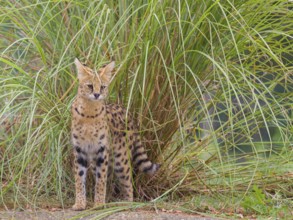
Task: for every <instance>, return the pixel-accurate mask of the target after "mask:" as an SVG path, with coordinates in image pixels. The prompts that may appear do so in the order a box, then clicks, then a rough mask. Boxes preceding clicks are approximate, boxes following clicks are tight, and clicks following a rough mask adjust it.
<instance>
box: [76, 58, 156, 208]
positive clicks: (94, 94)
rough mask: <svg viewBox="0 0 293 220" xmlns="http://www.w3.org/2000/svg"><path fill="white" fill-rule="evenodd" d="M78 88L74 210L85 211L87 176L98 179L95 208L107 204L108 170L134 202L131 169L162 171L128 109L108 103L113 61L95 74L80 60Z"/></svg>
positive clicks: (77, 64) (77, 65) (146, 171)
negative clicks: (149, 151)
mask: <svg viewBox="0 0 293 220" xmlns="http://www.w3.org/2000/svg"><path fill="white" fill-rule="evenodd" d="M75 65H76V68H77V72H78V80H79V87H78V93H77V96H76V98H75V100H74V102H73V104H72V108H71V112H72V125H71V139H72V144H73V148H74V150H73V151H74V156H75V160H74V169H75V192H76V199H75V204H74V205H73V209H74V210H83V209H85V208H86V187H85V184H86V175H87V171H88V170H89V168H90V169H91V170H92V173H93V175H94V176H95V198H94V202H95V205H96V206H97V205H101V204H104V203H105V198H106V183H107V176H108V175H109V171H111V170H114V174H115V176H116V177H117V179H118V180H119V183H120V187H121V191H122V193H123V196H124V199H125V200H126V201H133V187H132V166H131V164H132V165H133V166H134V169H138V170H140V171H142V172H145V173H147V174H149V175H153V174H154V173H155V172H156V171H157V170H158V168H159V165H158V164H154V163H152V162H151V161H150V160H149V159H148V157H147V154H146V152H145V149H144V147H143V145H142V143H141V139H140V135H139V133H138V129H137V125H136V123H135V122H134V120H133V119H132V117H131V116H130V115H128V114H126V110H125V109H124V108H123V107H121V106H119V105H116V104H106V103H105V99H106V98H107V96H108V86H109V83H110V80H111V77H112V71H113V69H114V62H112V63H110V64H108V65H106V66H105V67H103V68H101V69H100V70H99V71H98V72H97V73H95V72H94V71H93V70H92V69H90V68H89V67H87V66H85V65H83V64H81V63H80V62H79V61H78V60H77V59H76V60H75Z"/></svg>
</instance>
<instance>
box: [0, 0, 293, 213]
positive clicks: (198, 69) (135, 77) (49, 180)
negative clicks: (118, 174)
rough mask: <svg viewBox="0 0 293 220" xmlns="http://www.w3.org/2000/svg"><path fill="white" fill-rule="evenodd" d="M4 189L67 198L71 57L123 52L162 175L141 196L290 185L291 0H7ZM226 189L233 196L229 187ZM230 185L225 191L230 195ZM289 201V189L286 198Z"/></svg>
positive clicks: (17, 202) (2, 27)
mask: <svg viewBox="0 0 293 220" xmlns="http://www.w3.org/2000/svg"><path fill="white" fill-rule="evenodd" d="M0 5H1V6H0V37H1V38H0V53H1V54H0V68H1V71H0V82H1V84H0V85H1V87H0V119H1V124H2V126H1V133H0V158H1V160H0V175H1V179H0V181H1V182H0V184H1V188H0V202H1V204H2V205H3V206H9V207H10V206H13V207H26V205H27V204H29V205H32V206H36V205H39V204H41V203H42V201H51V200H52V201H55V202H57V204H60V205H62V206H63V207H69V206H70V205H71V204H72V203H73V196H74V187H73V186H74V183H73V178H72V173H71V161H72V156H71V146H70V140H69V132H70V130H69V128H70V105H71V102H72V100H73V98H74V96H75V94H76V85H77V79H76V73H75V67H74V65H73V61H74V58H75V57H78V58H80V59H81V60H82V61H83V62H86V63H87V64H88V66H90V67H92V68H98V67H100V66H102V65H103V64H105V63H108V62H109V61H110V60H113V59H115V61H116V65H117V66H116V72H115V78H114V79H113V82H112V86H111V96H110V97H109V101H111V102H119V103H121V104H123V105H124V106H126V107H127V108H128V109H129V111H131V112H135V115H136V117H137V119H138V121H139V122H140V124H141V131H142V134H143V137H144V140H145V146H146V148H147V149H148V150H149V152H148V153H149V156H150V157H151V158H152V160H154V161H158V162H159V163H161V164H162V165H163V166H162V168H161V170H160V173H159V174H158V176H157V177H155V178H152V179H149V178H147V177H145V176H138V177H136V178H135V179H134V183H135V186H136V198H137V200H138V201H143V200H152V199H155V198H158V199H157V200H154V201H159V199H160V198H167V199H169V201H182V200H190V199H192V198H196V197H199V196H200V195H209V196H211V197H216V198H217V199H219V200H221V199H225V203H238V202H239V201H241V200H242V199H243V198H244V197H245V195H246V193H247V192H248V191H249V190H250V188H251V187H252V185H257V186H258V188H260V189H262V190H264V191H265V192H267V193H268V195H275V194H276V193H278V195H280V197H278V200H280V199H281V200H284V201H288V200H289V201H290V198H292V175H293V174H292V168H293V166H292V156H293V155H292V140H293V139H292V135H293V126H292V118H293V112H292V103H293V102H292V101H293V95H292V93H293V77H292V69H293V68H292V52H293V48H292V36H293V28H292V19H293V15H292V2H290V1H286V0H280V1H262V0H256V1H255V0H248V1H247V0H245V1H242V0H235V1H220V0H217V1H212V0H198V1H193V0H182V1H180V0H178V1H154V0H153V1H145V0H134V1H130V0H125V1H112V0H109V1H103V0H101V1H88V0H77V1H53V0H49V1H25V0H23V1H4V0H1V1H0ZM224 195H225V196H224ZM227 198H228V199H227ZM291 204H292V203H291Z"/></svg>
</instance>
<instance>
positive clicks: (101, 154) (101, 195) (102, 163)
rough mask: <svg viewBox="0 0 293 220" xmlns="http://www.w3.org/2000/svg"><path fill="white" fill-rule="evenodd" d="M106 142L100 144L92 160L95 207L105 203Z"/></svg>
mask: <svg viewBox="0 0 293 220" xmlns="http://www.w3.org/2000/svg"><path fill="white" fill-rule="evenodd" d="M107 146H108V141H104V142H102V143H101V142H100V143H99V145H98V147H97V149H96V151H95V157H94V159H93V172H94V175H95V179H96V183H95V206H99V205H103V204H105V201H106V188H107V185H106V184H107V173H108V159H109V155H108V154H109V153H108V147H107Z"/></svg>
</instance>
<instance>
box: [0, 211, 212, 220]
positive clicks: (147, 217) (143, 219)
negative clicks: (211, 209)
mask: <svg viewBox="0 0 293 220" xmlns="http://www.w3.org/2000/svg"><path fill="white" fill-rule="evenodd" d="M80 214H81V213H80V212H76V211H71V210H64V211H54V212H53V211H46V210H41V211H37V212H32V211H1V212H0V219H1V220H2V219H3V220H4V219H9V220H10V219H11V220H12V219H13V220H14V219H16V220H17V219H21V220H37V219H42V220H55V219H56V220H62V219H64V220H65V219H85V220H86V219H96V218H97V217H99V218H98V219H100V217H102V216H99V214H101V213H99V214H94V213H92V214H91V215H90V216H87V217H79V216H80ZM104 219H105V220H135V219H138V220H216V219H217V218H214V217H212V218H210V217H203V216H200V215H189V214H185V213H166V212H162V211H159V212H150V211H130V212H125V211H124V212H119V213H115V214H112V215H110V216H108V217H105V218H104Z"/></svg>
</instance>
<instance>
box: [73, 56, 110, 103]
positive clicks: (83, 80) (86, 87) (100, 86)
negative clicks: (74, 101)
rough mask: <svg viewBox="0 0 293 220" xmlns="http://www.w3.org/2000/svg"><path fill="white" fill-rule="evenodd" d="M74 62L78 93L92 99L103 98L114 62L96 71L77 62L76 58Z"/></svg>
mask: <svg viewBox="0 0 293 220" xmlns="http://www.w3.org/2000/svg"><path fill="white" fill-rule="evenodd" d="M74 63H75V65H76V68H77V73H78V75H77V76H78V81H79V86H78V95H80V96H82V97H83V98H86V99H89V100H93V101H97V100H103V99H105V98H106V97H107V96H108V86H109V84H110V81H111V77H112V71H113V69H114V66H115V62H114V61H113V62H111V63H109V64H108V65H106V66H104V67H103V68H100V69H99V70H98V71H97V72H95V71H94V70H92V69H91V68H89V67H87V66H85V65H84V64H82V63H81V62H79V60H78V59H77V58H75V60H74Z"/></svg>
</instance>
